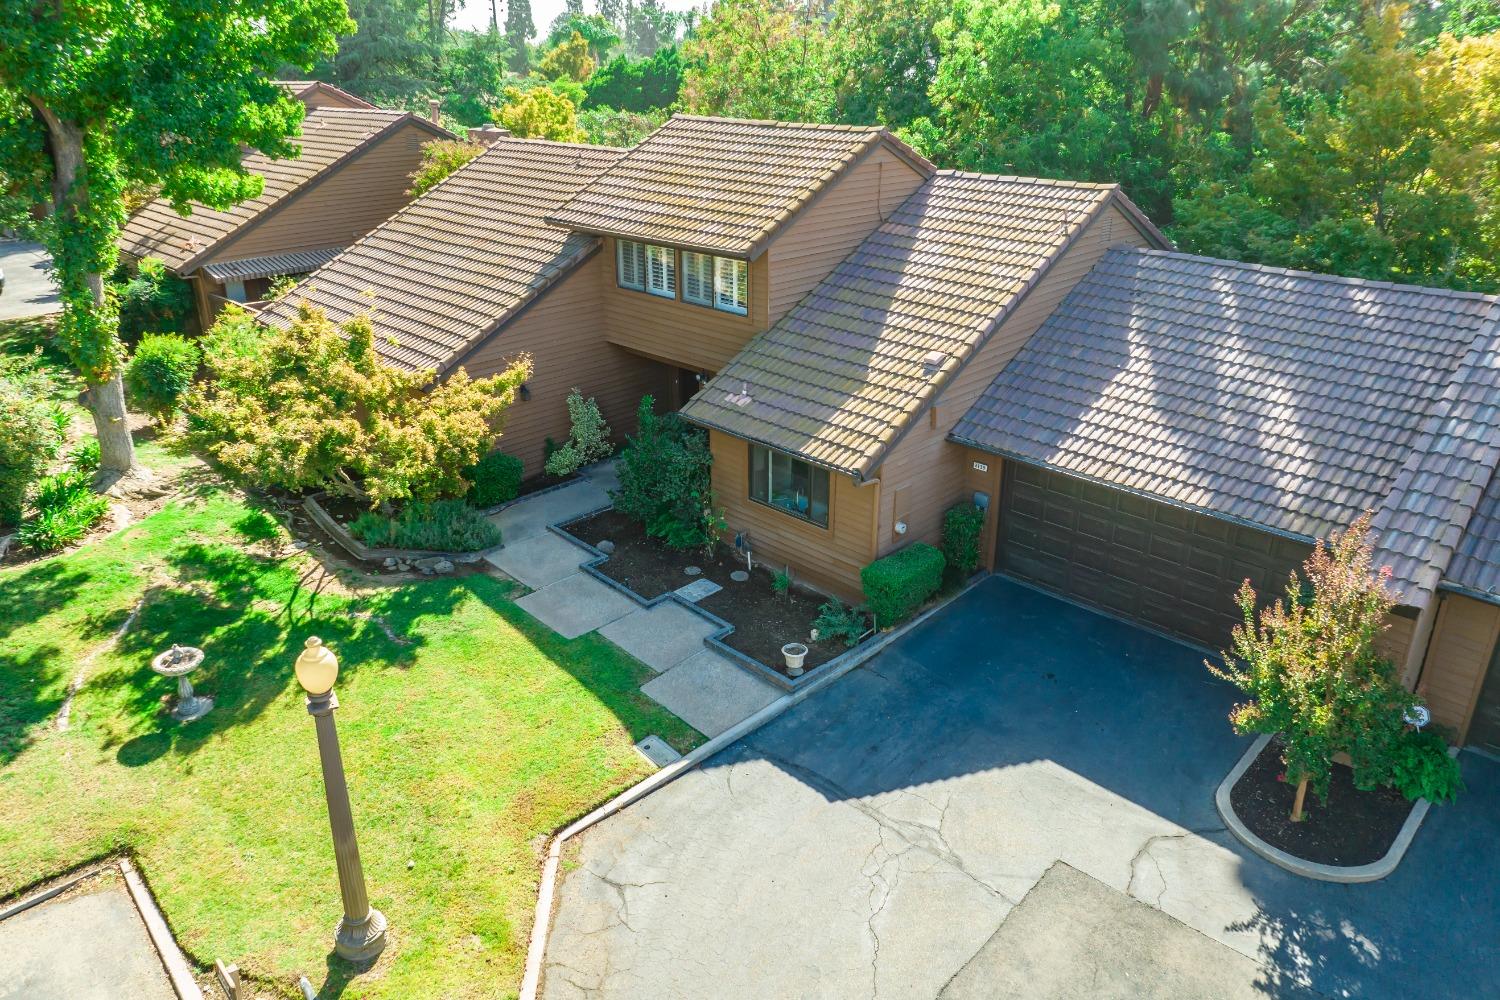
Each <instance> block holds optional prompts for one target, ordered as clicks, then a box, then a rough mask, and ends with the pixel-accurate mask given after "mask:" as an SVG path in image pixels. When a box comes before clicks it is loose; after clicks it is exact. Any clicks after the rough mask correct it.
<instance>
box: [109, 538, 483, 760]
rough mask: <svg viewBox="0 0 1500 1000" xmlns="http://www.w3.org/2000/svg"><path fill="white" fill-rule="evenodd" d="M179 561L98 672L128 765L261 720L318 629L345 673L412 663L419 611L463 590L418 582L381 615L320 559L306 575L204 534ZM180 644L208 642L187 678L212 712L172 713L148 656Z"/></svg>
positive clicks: (446, 602)
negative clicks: (182, 718) (113, 658)
mask: <svg viewBox="0 0 1500 1000" xmlns="http://www.w3.org/2000/svg"><path fill="white" fill-rule="evenodd" d="M251 527H252V528H253V526H251ZM173 563H174V567H175V570H176V573H175V575H176V577H177V582H176V583H174V584H173V585H171V586H167V587H160V588H157V589H156V590H155V591H154V592H153V593H152V594H151V596H150V600H148V601H147V602H146V604H145V606H144V608H143V609H142V611H141V615H140V618H139V620H138V621H137V623H136V625H135V627H134V628H133V629H132V630H131V631H130V632H129V633H128V634H127V635H126V636H125V637H124V638H123V639H122V640H121V642H120V644H119V647H118V649H117V655H118V656H119V657H120V658H122V659H123V660H124V661H125V664H124V665H122V666H120V667H118V668H117V669H115V670H113V671H111V672H109V673H106V674H102V675H100V676H99V677H97V678H94V679H92V680H91V681H90V682H89V688H90V690H91V691H92V692H93V693H94V694H95V695H96V696H97V697H99V698H100V699H102V700H103V701H105V702H107V703H109V704H110V705H111V706H112V711H110V712H109V715H110V716H111V717H112V718H113V719H114V720H116V721H117V726H118V728H117V729H115V730H114V731H113V732H110V733H109V735H107V737H106V739H105V741H104V744H103V749H116V748H117V749H116V758H117V759H118V760H119V762H120V763H121V764H123V765H125V766H126V767H139V766H141V765H143V764H149V763H151V762H152V761H154V760H157V759H158V758H160V757H162V756H164V755H165V754H167V753H169V752H170V753H176V754H191V753H193V752H194V751H196V750H197V749H198V748H199V747H201V746H202V745H203V744H204V743H206V742H207V741H208V740H209V739H210V738H211V737H213V736H214V735H215V734H217V733H221V732H224V731H226V730H228V729H230V728H231V727H234V726H240V725H244V724H247V723H250V722H253V721H254V720H255V719H256V718H258V717H259V716H260V714H261V713H262V712H264V711H265V709H266V707H267V706H268V705H270V704H271V703H272V702H274V701H276V700H277V699H278V698H280V697H282V696H283V695H285V694H286V693H287V692H288V691H289V690H291V689H292V688H294V687H295V685H296V678H295V675H294V673H293V669H292V665H293V663H294V662H295V661H296V657H297V654H298V653H299V652H300V651H301V648H302V643H303V641H304V640H305V639H306V638H307V637H308V636H310V635H317V636H320V637H321V638H322V639H323V640H324V641H325V642H326V643H328V645H329V646H330V647H332V648H333V649H334V650H335V651H336V652H337V654H338V657H339V663H340V674H341V676H342V677H345V678H347V677H349V676H351V675H353V674H354V673H356V672H358V671H359V670H362V669H369V668H371V667H398V668H404V667H407V666H410V665H411V663H412V661H413V659H414V658H415V656H416V654H417V652H418V651H419V650H420V649H421V647H422V646H423V645H424V642H425V640H424V638H423V637H422V636H421V635H420V634H419V633H414V632H411V631H409V627H410V625H411V623H412V621H413V620H414V619H415V618H416V617H417V615H419V614H445V613H447V612H449V611H451V610H452V609H453V608H454V607H455V606H456V604H457V603H458V601H460V600H461V599H462V598H463V594H464V588H463V587H462V585H461V584H459V583H458V582H457V581H441V582H435V583H432V584H418V585H416V586H414V587H410V588H404V589H403V590H402V591H398V592H395V593H393V594H389V595H386V596H385V597H383V599H382V600H381V601H380V613H379V614H378V615H377V614H374V613H371V612H369V611H367V610H365V609H364V608H363V607H361V602H359V601H357V600H355V599H352V598H349V597H345V596H342V595H336V594H330V593H328V592H326V591H325V586H326V585H327V584H328V583H329V582H330V581H331V577H329V576H328V575H327V574H326V572H325V571H324V570H323V569H322V567H321V566H319V565H317V564H313V565H312V566H311V567H309V568H307V569H305V571H304V572H303V573H302V574H301V575H300V576H298V575H297V574H296V573H295V572H293V571H292V570H291V569H289V568H288V567H287V565H285V564H284V563H283V561H281V560H278V559H275V558H271V557H263V556H256V555H251V554H249V553H246V552H244V551H243V550H241V549H239V548H235V547H233V546H229V545H203V544H197V543H195V544H191V545H188V546H186V547H185V548H184V549H183V550H182V552H181V553H180V554H179V555H177V556H175V557H174V559H173ZM387 629H389V633H388V631H387ZM174 643H175V644H177V645H182V646H197V647H199V648H201V649H202V650H203V652H204V658H203V664H202V666H201V667H199V669H198V670H197V671H195V672H194V673H193V675H192V676H191V678H190V680H191V681H192V683H193V687H194V688H195V689H196V690H198V691H199V692H200V693H202V694H204V695H206V696H208V697H211V698H213V699H214V708H213V711H212V712H210V713H209V714H208V715H207V716H204V717H203V718H201V719H198V720H196V721H194V722H192V723H190V724H186V725H184V724H180V723H178V722H177V721H176V720H174V719H172V717H171V715H170V714H169V712H170V708H171V705H172V704H173V703H174V702H175V700H176V697H177V685H176V684H175V683H174V682H172V681H170V680H168V679H167V678H164V677H161V676H159V675H157V674H156V673H155V672H153V671H152V670H151V659H152V658H153V657H154V656H156V655H157V654H158V653H160V652H162V651H163V650H165V649H168V648H170V647H171V646H172V645H173V644H174Z"/></svg>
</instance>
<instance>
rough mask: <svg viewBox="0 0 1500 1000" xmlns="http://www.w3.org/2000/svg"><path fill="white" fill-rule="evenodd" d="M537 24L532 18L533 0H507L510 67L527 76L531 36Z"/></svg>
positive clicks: (515, 71) (506, 25) (529, 63)
mask: <svg viewBox="0 0 1500 1000" xmlns="http://www.w3.org/2000/svg"><path fill="white" fill-rule="evenodd" d="M534 34H536V24H535V22H533V21H532V20H531V0H505V41H506V42H507V43H508V44H509V45H510V49H511V54H510V69H511V72H512V73H515V74H516V75H518V76H525V75H526V73H527V70H528V68H529V67H530V65H531V52H530V45H531V36H532V35H534Z"/></svg>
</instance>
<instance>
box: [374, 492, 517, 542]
mask: <svg viewBox="0 0 1500 1000" xmlns="http://www.w3.org/2000/svg"><path fill="white" fill-rule="evenodd" d="M349 534H351V535H353V536H354V537H355V538H358V539H359V540H360V541H362V542H364V543H365V544H366V545H370V546H374V547H377V548H396V549H428V550H430V551H437V552H478V551H479V550H481V549H489V548H494V547H495V546H496V545H499V544H500V529H499V528H497V527H495V525H494V524H493V523H491V522H490V521H488V520H486V519H485V517H484V515H483V514H481V513H479V511H477V510H475V509H474V508H473V507H470V506H469V505H468V504H467V503H465V502H464V501H462V500H437V501H434V502H433V503H408V504H406V505H404V506H403V507H402V508H401V512H400V513H399V514H397V515H396V516H395V517H387V516H386V515H384V514H377V513H376V512H374V511H366V512H365V513H363V514H361V515H359V517H357V518H355V519H354V520H353V521H351V522H349Z"/></svg>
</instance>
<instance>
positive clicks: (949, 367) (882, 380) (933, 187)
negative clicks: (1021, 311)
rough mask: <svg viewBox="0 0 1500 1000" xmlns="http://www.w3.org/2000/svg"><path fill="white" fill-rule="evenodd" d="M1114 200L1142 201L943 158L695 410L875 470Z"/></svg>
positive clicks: (707, 421) (856, 470)
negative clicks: (944, 163) (963, 169)
mask: <svg viewBox="0 0 1500 1000" xmlns="http://www.w3.org/2000/svg"><path fill="white" fill-rule="evenodd" d="M1111 203H1116V204H1120V205H1121V206H1122V207H1124V208H1125V209H1126V211H1127V213H1129V214H1131V215H1132V216H1133V217H1134V216H1136V215H1137V214H1138V212H1137V210H1136V209H1135V208H1134V206H1132V205H1130V203H1129V201H1128V199H1126V198H1125V197H1124V195H1122V194H1120V192H1119V189H1118V187H1117V186H1115V185H1102V184H1082V183H1068V182H1064V181H1048V180H1035V179H1029V178H1017V177H996V176H989V175H978V174H963V173H954V172H951V171H942V172H939V173H938V174H937V175H936V176H935V177H932V178H931V179H929V180H928V181H927V183H926V184H924V185H923V186H922V187H921V188H919V189H918V190H917V191H916V192H915V193H914V194H913V195H912V196H911V197H910V198H908V199H907V200H906V202H904V203H903V204H902V205H901V207H900V208H898V209H897V210H896V211H895V212H893V213H892V214H891V216H890V217H889V218H888V219H887V220H886V221H885V222H884V223H883V224H882V225H881V226H880V227H879V228H878V229H876V230H875V232H874V233H872V234H871V235H870V236H869V237H867V238H866V239H865V240H864V242H862V243H861V244H860V245H859V247H858V248H856V249H855V251H854V252H853V253H852V254H850V255H849V256H848V257H847V258H845V259H844V260H843V261H842V262H841V263H840V264H839V265H838V266H837V267H835V268H834V270H833V272H832V273H831V274H830V275H829V276H828V277H827V278H825V279H824V280H823V281H822V282H821V283H820V284H818V286H817V287H816V288H814V289H813V290H812V291H811V292H810V293H809V294H808V295H807V296H806V297H805V298H803V299H802V301H801V302H799V303H798V304H797V305H796V306H795V307H793V308H792V310H791V311H790V312H788V313H787V314H786V315H785V316H784V317H782V319H781V320H780V321H779V322H777V323H776V325H775V326H773V327H772V328H771V329H769V330H767V331H766V332H764V333H761V334H759V335H757V336H756V337H755V338H754V339H752V340H751V341H750V342H749V343H748V344H747V345H746V346H745V347H744V348H743V349H742V350H741V351H740V353H739V354H737V355H735V357H734V358H733V359H732V360H731V361H730V362H729V364H728V365H726V366H725V367H724V369H723V370H722V371H721V372H720V373H719V374H718V375H717V376H715V377H714V378H713V379H712V380H711V381H710V382H709V383H708V385H707V386H705V387H704V389H703V390H702V391H701V392H699V393H698V394H697V395H695V396H694V397H693V399H692V400H691V401H690V402H689V403H688V405H687V406H686V407H684V408H683V411H682V412H683V416H685V417H686V418H687V419H689V420H692V421H694V422H696V423H699V424H703V425H705V426H708V427H713V428H716V429H718V430H721V431H724V432H726V433H729V434H733V435H735V436H737V437H742V438H747V439H749V440H752V441H756V442H758V443H761V444H765V445H769V446H770V447H772V448H775V449H777V450H779V451H784V452H788V453H790V454H793V455H797V456H799V457H801V458H804V459H806V460H808V461H811V462H814V463H816V464H818V465H821V466H824V467H826V468H828V469H831V470H833V471H835V472H842V473H848V474H850V475H854V476H865V475H868V474H869V473H870V472H871V471H872V470H873V469H874V468H875V467H876V466H877V465H878V464H879V463H880V461H881V459H882V457H883V456H884V454H885V452H886V451H887V450H888V449H889V448H890V446H891V445H892V444H894V443H895V441H896V439H897V438H899V437H900V435H901V434H902V432H903V431H904V430H905V429H906V428H907V427H908V426H909V425H910V423H911V421H912V420H913V419H914V418H915V417H916V415H917V414H918V413H920V412H921V410H922V409H924V408H925V407H926V405H927V403H928V402H929V401H930V400H931V399H932V397H933V396H934V395H935V394H936V393H937V391H938V390H940V389H941V387H942V386H943V385H944V384H945V383H946V380H947V379H948V378H949V377H951V376H952V375H953V374H954V373H955V372H956V371H958V369H960V368H962V367H963V365H964V364H965V363H966V362H967V361H968V360H969V358H970V357H971V356H972V355H973V354H974V352H975V351H976V350H977V349H978V348H979V347H980V345H981V344H983V343H984V341H985V340H986V339H987V338H988V336H989V335H990V333H991V332H993V331H994V329H995V328H996V327H997V326H998V325H999V324H1000V323H1001V321H1002V320H1004V319H1005V317H1006V316H1007V315H1009V313H1010V310H1011V309H1012V308H1013V307H1014V306H1015V304H1016V303H1017V302H1019V301H1020V300H1021V298H1022V297H1023V296H1024V295H1025V293H1026V292H1027V291H1028V290H1029V289H1030V288H1031V287H1032V286H1033V285H1034V284H1035V283H1036V282H1037V281H1038V280H1039V279H1040V278H1041V276H1042V275H1043V274H1044V273H1045V272H1046V270H1047V268H1048V267H1049V266H1050V265H1051V264H1052V263H1053V262H1054V261H1055V260H1057V259H1058V258H1059V257H1060V256H1061V255H1062V253H1063V251H1064V250H1065V249H1066V248H1067V247H1068V246H1069V245H1070V244H1071V242H1072V241H1073V239H1074V238H1075V237H1076V236H1077V235H1078V234H1079V233H1081V232H1082V231H1083V230H1084V229H1085V228H1086V227H1087V226H1088V224H1089V223H1090V222H1091V221H1092V220H1093V219H1094V218H1095V217H1096V216H1097V215H1098V214H1099V213H1100V212H1102V211H1103V210H1104V209H1105V207H1106V206H1108V205H1109V204H1111ZM1140 219H1141V220H1142V221H1143V220H1144V217H1143V216H1141V217H1140ZM1149 227H1150V224H1149V223H1143V228H1146V231H1147V232H1149V233H1150V234H1151V235H1152V238H1153V239H1156V240H1159V241H1160V242H1161V243H1162V244H1163V245H1165V244H1166V240H1165V239H1164V238H1163V237H1161V236H1160V234H1158V233H1156V231H1155V229H1154V228H1149Z"/></svg>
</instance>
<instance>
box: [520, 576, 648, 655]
mask: <svg viewBox="0 0 1500 1000" xmlns="http://www.w3.org/2000/svg"><path fill="white" fill-rule="evenodd" d="M516 607H518V608H520V609H521V610H523V611H525V612H526V613H527V614H529V615H532V616H533V617H535V618H536V619H537V620H538V621H540V622H541V623H542V624H543V625H545V626H547V627H548V628H550V629H551V630H552V631H554V632H556V633H557V634H558V635H560V636H562V637H563V638H564V639H576V638H578V637H579V636H580V635H583V634H584V633H585V632H592V631H594V630H595V629H597V628H600V627H602V626H604V625H608V624H609V623H610V622H612V621H615V620H616V619H618V618H624V617H625V616H626V615H628V614H630V613H631V612H632V611H634V610H636V608H637V607H639V605H637V604H636V603H635V602H634V601H632V600H631V599H630V598H628V597H626V596H625V595H624V594H622V593H620V592H619V591H617V590H615V589H614V588H612V587H607V586H605V585H604V584H602V583H600V582H599V581H598V580H595V579H594V578H593V577H591V576H589V575H588V574H587V573H575V574H573V575H572V576H567V577H563V578H562V579H561V580H559V581H557V582H556V583H553V584H550V585H548V586H546V587H543V588H542V589H541V590H538V591H536V592H535V593H532V594H527V595H526V596H525V597H523V598H521V599H520V600H519V601H517V602H516Z"/></svg>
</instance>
